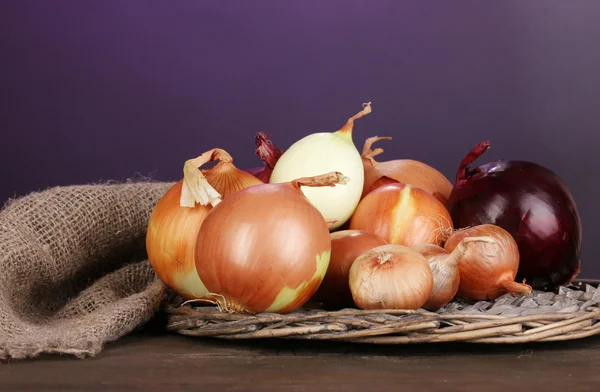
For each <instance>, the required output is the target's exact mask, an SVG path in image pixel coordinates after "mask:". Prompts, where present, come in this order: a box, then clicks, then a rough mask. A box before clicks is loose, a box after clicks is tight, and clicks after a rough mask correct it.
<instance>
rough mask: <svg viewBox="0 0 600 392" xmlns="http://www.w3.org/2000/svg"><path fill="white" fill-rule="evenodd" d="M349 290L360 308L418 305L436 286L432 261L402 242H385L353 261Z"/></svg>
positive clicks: (404, 307)
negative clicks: (389, 243) (428, 261)
mask: <svg viewBox="0 0 600 392" xmlns="http://www.w3.org/2000/svg"><path fill="white" fill-rule="evenodd" d="M349 285H350V291H351V292H352V298H353V299H354V302H355V303H356V305H357V306H358V307H359V308H361V309H365V310H368V309H408V310H411V309H413V310H414V309H419V308H420V307H422V306H423V305H424V304H425V302H427V299H428V298H429V295H430V294H431V289H432V287H433V273H432V271H431V268H430V267H429V263H427V260H426V259H425V257H423V255H421V254H420V253H418V252H417V251H415V250H413V249H411V248H409V247H406V246H402V245H382V246H378V247H376V248H373V249H371V250H370V251H368V252H366V253H363V254H362V255H360V256H359V257H358V258H357V259H356V260H355V261H354V263H353V264H352V267H351V268H350V275H349Z"/></svg>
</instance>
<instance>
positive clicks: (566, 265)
mask: <svg viewBox="0 0 600 392" xmlns="http://www.w3.org/2000/svg"><path fill="white" fill-rule="evenodd" d="M489 146H490V144H489V142H487V141H485V142H482V143H479V144H478V145H477V146H475V148H473V150H471V151H470V152H469V154H468V155H467V156H466V157H465V158H464V159H463V160H462V162H461V164H460V166H459V168H458V172H457V174H456V183H455V184H454V189H453V190H452V193H451V195H450V200H449V210H450V213H451V216H452V222H453V223H454V225H455V227H456V228H464V227H467V226H477V225H481V224H493V225H497V226H500V227H502V228H503V229H505V230H506V231H508V232H509V233H510V234H511V235H512V236H513V238H514V239H515V241H516V242H517V245H518V248H519V253H520V264H519V269H518V273H517V276H516V280H517V281H522V280H523V279H525V280H526V281H527V283H528V284H530V285H531V286H532V287H533V288H535V289H539V290H550V289H553V288H555V287H557V286H560V285H564V284H567V283H569V282H571V281H572V280H573V279H575V277H576V276H577V275H578V274H579V271H580V265H581V261H580V254H581V236H582V228H581V219H580V215H579V211H578V209H577V205H576V203H575V200H574V198H573V196H572V194H571V192H570V191H569V189H568V188H567V186H566V185H565V183H564V182H563V181H562V180H561V178H560V177H559V176H558V175H556V174H555V173H554V172H552V171H551V170H549V169H547V168H545V167H543V166H541V165H539V164H536V163H532V162H527V161H503V160H499V161H494V162H490V163H487V164H485V165H481V166H479V167H476V168H471V167H469V165H470V164H471V163H472V162H473V161H475V160H476V159H477V158H479V157H480V156H481V155H482V154H483V153H484V152H485V151H486V150H487V149H488V148H489Z"/></svg>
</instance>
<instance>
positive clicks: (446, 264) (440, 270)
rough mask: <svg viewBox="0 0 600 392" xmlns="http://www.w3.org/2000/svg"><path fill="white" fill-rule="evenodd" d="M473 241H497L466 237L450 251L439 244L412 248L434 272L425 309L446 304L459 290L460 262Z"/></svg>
mask: <svg viewBox="0 0 600 392" xmlns="http://www.w3.org/2000/svg"><path fill="white" fill-rule="evenodd" d="M471 242H486V243H495V241H494V239H493V238H491V237H466V238H463V240H462V241H461V243H459V244H458V246H456V247H455V248H454V250H453V251H452V253H449V252H448V251H447V250H445V249H444V248H442V247H440V246H438V245H432V244H421V245H416V246H413V247H412V249H413V250H415V251H417V252H419V253H420V254H422V255H423V256H424V257H425V259H426V260H427V262H428V263H429V266H430V267H431V271H432V272H433V288H432V290H431V294H430V296H429V299H428V300H427V302H426V303H425V305H423V309H427V310H431V311H435V310H438V309H440V308H441V307H443V306H446V305H447V304H448V303H449V302H450V301H451V300H452V299H453V298H454V296H455V295H456V293H457V292H458V286H459V284H460V272H459V269H458V264H459V263H460V260H461V258H462V257H463V256H464V254H465V253H466V252H467V249H468V244H469V243H471Z"/></svg>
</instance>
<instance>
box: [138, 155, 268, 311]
mask: <svg viewBox="0 0 600 392" xmlns="http://www.w3.org/2000/svg"><path fill="white" fill-rule="evenodd" d="M214 160H219V163H217V164H216V165H215V166H214V167H212V168H210V169H207V170H201V171H199V170H197V168H196V169H195V170H196V172H198V173H204V176H205V179H206V181H207V182H208V183H209V184H210V185H211V186H213V187H214V188H215V190H216V191H217V192H219V193H220V194H221V195H222V197H228V196H229V195H231V194H233V193H235V192H237V191H238V190H241V189H244V188H247V187H250V186H253V185H258V184H262V182H261V181H260V180H258V179H257V178H255V177H254V176H252V175H250V174H248V173H245V172H244V171H242V170H239V169H237V168H236V167H235V166H234V165H233V161H232V159H231V156H230V155H229V154H228V153H227V152H226V151H224V150H221V149H213V150H209V151H207V152H206V153H204V154H202V155H201V156H200V157H198V158H197V162H194V165H198V166H200V165H201V164H203V163H206V162H210V161H214ZM183 186H184V179H182V180H180V181H178V182H177V183H175V184H174V185H173V186H172V187H171V188H170V189H169V190H168V191H167V192H166V193H165V195H163V197H162V198H161V199H160V200H159V201H158V203H157V204H156V206H155V207H154V209H153V211H152V214H151V215H150V219H149V221H148V230H147V233H146V251H147V254H148V260H149V262H150V264H151V265H152V268H153V269H154V271H155V272H156V275H157V276H158V277H159V279H160V280H161V281H162V282H163V283H164V284H165V285H166V286H167V287H169V288H170V289H171V290H173V291H174V292H176V293H177V294H178V295H180V296H182V297H183V298H185V299H188V300H193V299H198V298H201V297H203V296H204V295H206V293H207V290H206V287H205V286H204V284H203V283H202V281H201V280H200V278H199V277H198V274H197V272H196V263H195V256H194V255H195V246H196V240H197V237H198V231H199V230H200V226H201V225H202V223H203V222H204V220H205V219H206V217H207V216H208V214H209V213H210V211H211V210H212V206H211V205H208V204H207V205H202V204H200V203H198V204H195V203H194V204H195V205H194V206H193V207H184V206H181V205H180V200H181V197H182V189H183Z"/></svg>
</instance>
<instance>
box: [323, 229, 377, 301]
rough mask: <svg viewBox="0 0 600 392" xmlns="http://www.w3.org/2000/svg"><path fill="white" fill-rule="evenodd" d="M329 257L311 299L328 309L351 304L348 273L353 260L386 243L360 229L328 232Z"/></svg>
mask: <svg viewBox="0 0 600 392" xmlns="http://www.w3.org/2000/svg"><path fill="white" fill-rule="evenodd" d="M330 238H331V259H330V260H329V267H328V268H327V273H326V274H325V278H324V279H323V282H322V283H321V286H319V289H318V290H317V292H316V293H315V295H314V296H313V298H312V299H314V300H316V301H319V302H322V303H323V305H325V306H326V307H329V308H338V309H339V308H343V307H353V306H354V305H355V304H354V301H353V300H352V293H351V292H350V286H349V284H348V274H349V272H350V267H351V266H352V263H354V260H356V258H357V257H358V256H360V255H361V254H363V253H365V252H367V251H369V250H371V249H373V248H375V247H378V246H380V245H385V244H386V242H385V241H384V240H383V239H382V238H380V237H379V236H377V235H375V234H371V233H367V232H366V231H360V230H343V231H336V232H334V233H331V235H330Z"/></svg>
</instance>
